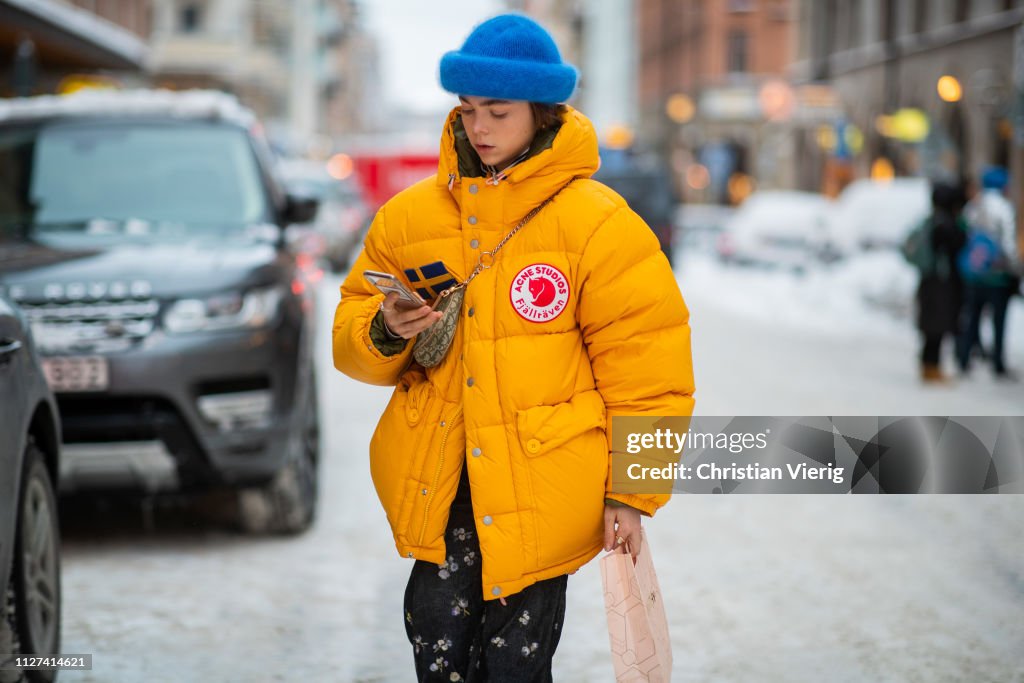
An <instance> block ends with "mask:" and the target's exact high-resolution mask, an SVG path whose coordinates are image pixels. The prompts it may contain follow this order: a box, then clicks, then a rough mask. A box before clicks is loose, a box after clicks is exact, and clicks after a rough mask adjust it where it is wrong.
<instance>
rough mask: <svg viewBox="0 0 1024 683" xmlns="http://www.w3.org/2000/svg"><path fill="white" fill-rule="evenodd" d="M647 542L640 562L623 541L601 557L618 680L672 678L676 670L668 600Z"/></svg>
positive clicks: (656, 682)
mask: <svg viewBox="0 0 1024 683" xmlns="http://www.w3.org/2000/svg"><path fill="white" fill-rule="evenodd" d="M640 533H641V536H642V538H643V543H642V545H641V546H640V554H639V555H638V556H637V560H636V565H635V566H634V565H633V561H632V558H631V557H630V556H629V554H627V553H626V549H625V547H624V546H619V547H618V548H616V549H615V550H613V551H612V552H610V553H608V554H607V555H605V556H604V557H602V558H601V580H602V582H603V584H604V609H605V613H606V614H607V616H608V637H609V639H610V640H611V646H612V662H613V664H614V665H615V680H616V681H617V683H627V682H629V683H638V682H640V681H647V682H651V683H668V681H669V680H670V678H671V675H672V642H671V640H670V639H669V635H668V621H667V620H666V618H665V603H664V601H663V600H662V598H661V588H660V587H659V586H658V576H657V574H655V572H654V562H652V561H651V550H650V548H651V545H650V543H648V542H647V537H646V536H645V535H643V531H642V530H641V532H640Z"/></svg>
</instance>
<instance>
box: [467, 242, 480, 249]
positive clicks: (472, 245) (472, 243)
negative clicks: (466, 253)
mask: <svg viewBox="0 0 1024 683" xmlns="http://www.w3.org/2000/svg"><path fill="white" fill-rule="evenodd" d="M479 246H480V240H470V241H469V248H470V249H476V248H478V247H479Z"/></svg>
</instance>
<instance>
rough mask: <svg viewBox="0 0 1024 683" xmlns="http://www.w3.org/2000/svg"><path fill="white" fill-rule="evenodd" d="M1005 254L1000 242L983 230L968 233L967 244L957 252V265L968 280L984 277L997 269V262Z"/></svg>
mask: <svg viewBox="0 0 1024 683" xmlns="http://www.w3.org/2000/svg"><path fill="white" fill-rule="evenodd" d="M1002 255H1003V250H1002V249H1001V248H1000V246H999V243H998V242H996V241H995V240H994V239H993V238H992V236H991V235H989V234H988V233H987V232H984V231H982V230H973V229H972V230H971V231H970V232H968V233H967V244H965V245H964V248H963V249H961V250H960V253H959V254H957V259H956V263H957V267H958V268H959V269H960V274H961V275H963V276H964V278H966V279H968V280H980V279H984V278H985V277H986V276H988V275H992V274H994V273H996V272H998V271H997V269H996V263H997V262H998V261H999V260H1000V257H1001V256H1002Z"/></svg>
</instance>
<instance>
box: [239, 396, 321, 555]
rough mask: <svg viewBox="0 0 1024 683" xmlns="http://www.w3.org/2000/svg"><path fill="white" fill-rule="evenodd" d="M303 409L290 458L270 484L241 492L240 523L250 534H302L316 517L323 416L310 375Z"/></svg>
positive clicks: (289, 452) (289, 453)
mask: <svg viewBox="0 0 1024 683" xmlns="http://www.w3.org/2000/svg"><path fill="white" fill-rule="evenodd" d="M306 394H307V395H306V402H305V405H304V406H303V410H302V412H301V415H302V428H301V429H300V430H299V431H298V433H296V434H293V435H292V437H291V438H290V439H289V441H288V459H287V462H286V463H285V465H284V467H283V468H281V470H280V471H279V472H278V473H277V474H276V475H274V478H273V479H271V480H270V482H269V483H267V484H265V485H263V486H260V487H254V488H248V489H243V490H241V491H239V492H238V500H237V502H238V523H239V526H240V527H241V529H242V531H244V532H245V533H250V534H285V535H293V534H300V533H302V532H304V531H306V530H307V529H309V527H310V526H312V525H313V521H314V520H315V518H316V505H317V497H318V492H319V472H318V470H319V460H320V419H319V411H318V403H317V392H316V381H315V378H311V379H310V382H309V388H308V390H307V392H306Z"/></svg>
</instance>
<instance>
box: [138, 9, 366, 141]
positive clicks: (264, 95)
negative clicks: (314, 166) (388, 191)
mask: <svg viewBox="0 0 1024 683" xmlns="http://www.w3.org/2000/svg"><path fill="white" fill-rule="evenodd" d="M152 46H153V56H152V63H151V68H152V76H153V82H154V84H155V85H157V86H159V87H168V88H173V89H182V88H193V87H209V88H217V89H222V90H227V91H229V92H233V93H235V94H236V95H238V96H239V98H240V99H241V100H242V101H243V102H244V103H245V104H247V105H248V106H250V107H252V108H253V109H254V110H255V111H256V113H257V115H259V116H260V117H261V118H262V119H263V120H265V121H267V122H268V123H269V124H271V126H272V129H275V130H278V131H282V133H281V136H280V137H288V138H290V139H289V140H288V141H287V142H288V144H289V146H291V147H293V148H294V149H295V150H296V151H305V150H306V149H308V148H309V146H310V145H313V144H315V140H316V139H317V138H318V137H323V136H326V137H327V138H330V137H333V136H336V135H339V134H341V133H342V132H344V133H351V132H358V131H359V130H362V129H363V128H364V127H365V126H366V122H367V117H366V113H365V104H364V103H365V101H366V99H365V98H366V97H367V95H368V93H369V92H372V88H373V87H374V85H375V83H376V82H377V81H378V79H377V77H376V73H377V66H376V65H377V57H376V47H375V43H374V42H373V41H372V40H371V38H370V37H369V36H368V35H367V34H366V32H365V31H364V30H363V28H362V25H361V22H360V15H359V6H358V3H357V2H355V0H163V1H162V2H159V3H157V7H156V11H155V12H154V25H153V33H152ZM284 131H286V132H284Z"/></svg>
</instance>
